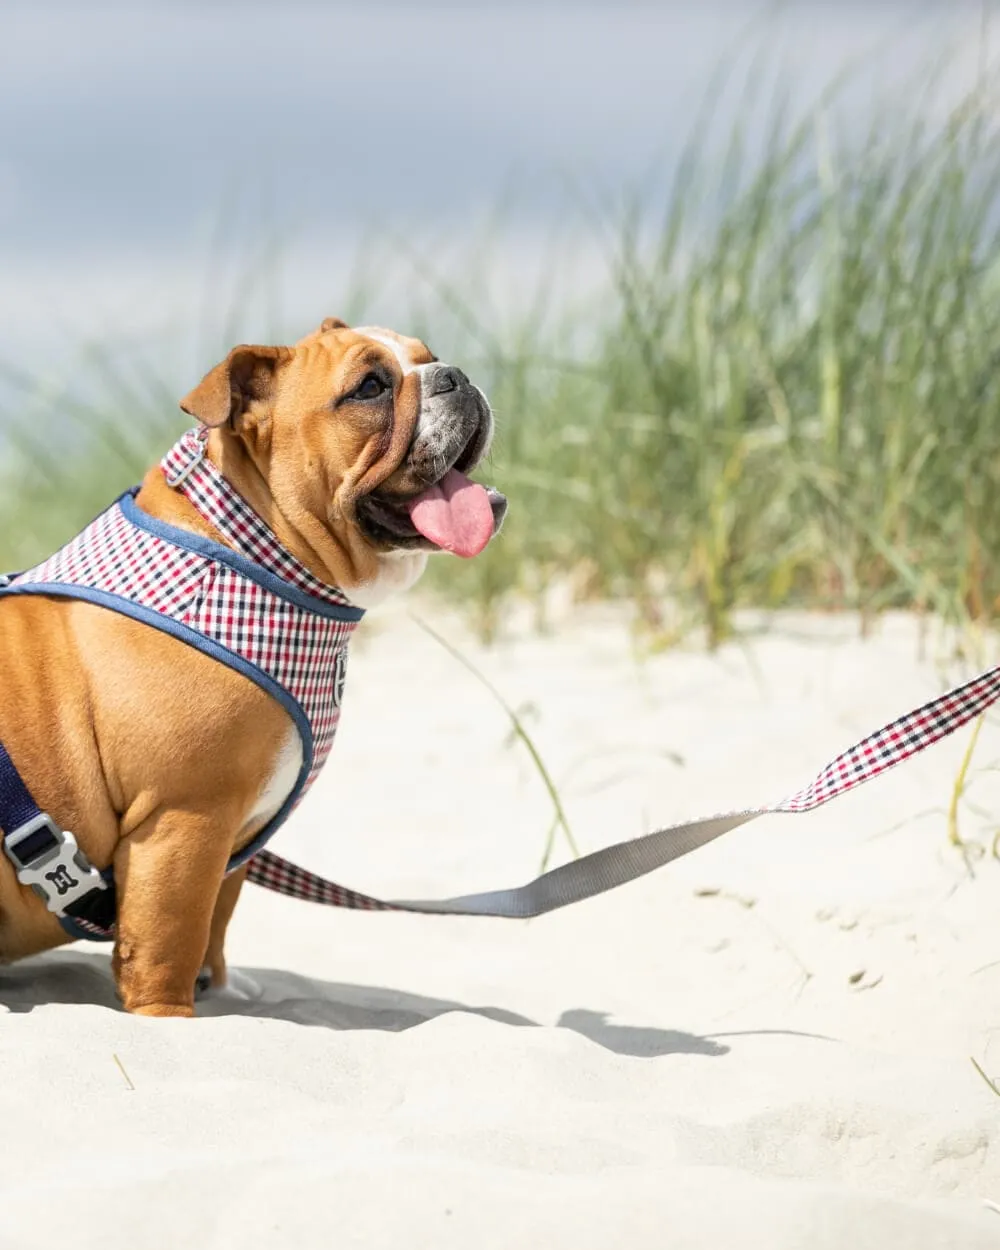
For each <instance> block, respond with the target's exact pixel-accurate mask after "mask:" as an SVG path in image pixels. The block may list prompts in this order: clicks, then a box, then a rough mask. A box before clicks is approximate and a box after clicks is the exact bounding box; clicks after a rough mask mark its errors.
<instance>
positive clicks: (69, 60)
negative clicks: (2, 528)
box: [0, 0, 1000, 359]
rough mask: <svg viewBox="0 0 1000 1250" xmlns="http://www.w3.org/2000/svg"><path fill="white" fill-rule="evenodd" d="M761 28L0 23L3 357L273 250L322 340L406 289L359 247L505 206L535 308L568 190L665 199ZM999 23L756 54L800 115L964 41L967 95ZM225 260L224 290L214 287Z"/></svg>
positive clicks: (742, 12) (894, 7)
mask: <svg viewBox="0 0 1000 1250" xmlns="http://www.w3.org/2000/svg"><path fill="white" fill-rule="evenodd" d="M760 11H761V10H760V8H759V7H758V6H756V5H750V4H744V3H739V2H738V0H729V2H728V3H724V2H716V3H713V2H712V0H702V2H701V3H700V4H680V3H669V2H668V3H661V4H643V5H639V4H634V5H630V4H611V3H604V4H601V3H590V4H574V3H571V2H569V0H563V2H560V3H534V4H531V5H518V4H510V3H508V4H502V5H501V4H495V5H494V4H485V3H480V4H465V5H460V4H454V3H453V4H450V5H425V4H417V3H410V4H406V5H392V4H384V3H379V4H372V3H370V2H367V0H358V3H356V4H354V5H348V4H344V3H322V2H320V0H314V2H312V3H309V2H304V0H275V2H274V3H271V4H268V5H263V4H246V3H239V2H238V0H229V2H224V0H219V2H216V3H193V2H192V3H171V2H169V0H146V2H145V3H142V2H133V3H130V4H117V5H102V4H84V3H63V4H52V3H46V2H45V0H30V3H24V4H19V3H16V2H12V0H5V2H3V0H0V119H2V125H0V296H2V297H0V338H2V345H0V357H3V358H8V359H9V358H10V356H11V355H12V354H14V355H24V356H25V357H30V358H32V359H35V358H37V357H38V354H39V352H40V351H41V352H42V353H43V354H45V353H52V352H55V354H56V355H59V354H60V352H61V349H59V348H54V347H53V344H52V338H53V328H54V327H58V328H59V329H58V341H59V342H61V343H69V341H70V340H71V339H76V338H84V337H87V336H89V335H92V334H97V335H100V334H105V333H107V334H115V333H118V332H124V331H129V330H144V329H146V328H149V329H150V330H152V329H155V328H156V327H159V326H161V325H166V324H167V323H168V322H169V323H170V324H172V325H177V324H178V322H179V321H180V322H183V321H185V320H186V321H190V320H191V318H192V317H193V316H194V312H193V309H194V306H195V304H197V305H198V307H199V309H200V310H203V306H204V304H205V300H206V299H208V301H209V303H211V300H212V298H213V297H214V296H217V297H218V300H217V303H218V304H219V306H220V307H221V306H223V305H224V304H225V303H226V302H227V301H228V300H229V299H231V297H232V280H233V278H232V275H233V274H234V273H235V272H237V271H239V270H241V269H244V268H246V267H248V266H249V267H252V264H253V259H252V258H253V256H254V255H255V254H256V253H255V248H256V246H258V245H259V244H260V243H261V240H262V238H263V237H264V235H265V234H266V233H267V232H268V231H271V232H272V233H273V234H274V235H275V236H276V237H277V238H278V239H279V240H280V242H281V244H282V246H283V247H284V249H285V251H286V260H285V262H284V265H283V277H282V291H281V305H282V309H283V312H284V315H285V316H287V317H289V318H291V319H292V320H293V321H294V322H295V324H298V322H299V321H304V323H305V324H306V325H308V324H309V323H310V322H311V321H312V320H313V319H315V318H316V317H317V316H321V315H323V314H325V313H328V312H335V311H337V310H338V309H339V307H340V304H339V300H340V298H341V293H342V291H343V290H344V287H345V283H346V280H347V274H348V271H349V268H350V266H351V264H352V262H353V263H358V262H359V260H360V263H361V266H362V268H365V265H366V261H367V264H368V267H369V268H371V269H373V270H379V271H380V272H379V274H378V275H377V276H383V275H382V273H381V270H382V269H384V268H386V267H387V266H388V267H389V268H392V265H391V264H390V263H389V262H386V261H385V260H384V259H383V257H382V254H381V253H378V254H376V253H374V252H368V251H367V250H362V249H361V240H362V239H364V238H365V237H366V231H370V230H371V229H378V230H381V227H382V225H383V224H385V225H388V226H389V227H391V228H392V229H393V230H395V231H398V232H400V233H401V234H402V235H404V236H405V237H407V238H410V239H413V240H418V239H419V240H421V241H423V242H422V246H424V247H425V248H426V252H427V254H428V255H429V256H430V257H432V258H433V257H435V256H436V255H438V253H439V252H440V253H441V254H442V255H443V247H442V243H443V241H445V240H447V241H449V242H451V243H453V244H454V243H455V242H456V241H458V242H460V241H461V240H462V239H463V238H464V237H467V235H468V232H469V230H470V229H471V227H472V225H473V223H475V222H476V221H477V220H480V219H481V218H482V215H483V214H484V213H485V212H487V211H488V210H489V209H490V208H491V206H493V205H494V204H495V203H496V201H497V199H498V197H499V196H500V195H501V194H502V193H509V194H511V195H512V197H513V198H512V201H511V204H510V208H509V214H508V216H507V218H506V219H505V220H506V227H505V234H504V236H503V238H504V243H503V262H504V267H505V269H506V271H507V278H508V286H512V287H513V289H514V298H515V299H516V292H517V284H518V280H519V274H520V272H521V265H522V263H524V264H527V262H528V261H529V260H530V259H531V258H537V256H538V254H539V253H540V252H542V251H543V250H544V248H545V247H546V246H547V244H546V242H545V241H546V239H547V237H548V235H547V233H546V232H547V231H549V230H550V229H551V227H552V226H553V225H554V224H556V223H557V222H558V220H559V214H561V213H563V212H564V211H566V210H565V203H566V198H565V197H566V179H567V178H568V177H573V178H577V179H579V180H580V181H581V182H582V183H583V184H584V185H586V186H590V187H596V186H600V187H602V188H603V189H604V190H606V191H610V192H615V191H620V190H622V189H624V188H625V187H626V186H629V185H631V184H633V183H634V182H635V181H636V180H637V179H639V178H641V177H642V176H644V175H645V174H647V173H648V172H649V170H650V169H651V168H658V169H659V170H660V171H661V173H662V174H665V175H669V171H670V169H671V162H672V159H673V158H674V157H675V156H676V153H677V151H678V148H679V145H680V143H681V142H682V140H683V139H684V137H685V136H686V134H687V133H688V131H689V129H690V125H691V121H692V117H693V113H694V108H695V106H696V105H697V103H698V102H699V100H700V98H701V95H702V94H703V92H704V90H705V88H706V85H707V83H708V81H709V77H710V74H711V72H712V70H713V69H714V68H715V66H716V64H717V62H718V60H719V58H720V57H721V56H723V55H725V54H726V53H727V52H732V51H733V50H734V49H735V50H737V51H738V50H740V49H739V44H740V31H741V30H743V29H744V28H745V27H746V24H747V23H748V22H749V21H750V20H751V18H752V17H753V15H754V14H755V13H759V12H760ZM980 14H981V6H980V5H979V4H978V3H975V2H972V0H970V2H969V3H964V2H963V0H941V3H939V4H929V3H919V2H915V0H910V2H909V3H907V4H905V5H904V4H890V3H878V2H877V0H870V2H869V3H867V4H864V3H829V4H818V3H801V2H800V3H796V2H794V0H793V2H792V3H790V4H786V5H785V6H784V7H783V10H782V11H781V13H780V15H779V16H778V17H776V18H774V19H773V20H772V21H771V22H770V23H769V24H761V26H760V27H759V28H758V31H757V33H755V34H753V35H752V37H750V43H751V44H752V46H753V47H756V48H759V47H761V46H763V45H765V44H766V46H767V47H768V48H769V63H770V64H771V65H772V66H773V67H774V68H776V69H777V68H779V67H780V68H781V69H782V70H783V72H784V73H786V75H787V76H788V78H789V81H790V82H791V84H792V88H793V96H794V98H796V99H798V100H803V99H804V98H805V97H806V96H808V95H809V94H810V93H813V92H815V91H816V90H817V88H818V87H819V86H820V85H821V84H822V83H824V82H826V81H827V80H829V78H830V77H831V76H832V75H833V74H834V73H835V72H836V71H837V70H838V69H839V68H841V67H842V66H843V65H844V64H845V63H846V61H847V60H848V59H849V58H851V57H853V56H857V55H859V54H861V53H862V52H864V51H865V50H866V49H869V48H872V47H874V46H876V45H878V44H879V42H880V41H882V45H881V46H882V51H881V52H880V53H879V59H878V61H877V66H876V70H875V79H876V80H877V81H878V82H879V83H881V84H884V83H885V82H886V81H889V80H891V79H892V78H893V77H900V76H901V75H902V74H903V73H904V72H905V70H906V69H907V68H909V67H912V66H913V65H914V64H915V63H916V62H917V61H918V60H919V59H920V58H921V57H923V56H926V55H929V54H930V53H931V52H933V51H935V50H938V49H939V48H940V47H942V46H943V44H944V43H945V42H948V41H955V42H956V43H957V45H958V46H959V48H960V54H959V58H958V60H957V61H956V69H955V73H956V74H957V75H958V77H959V78H963V77H965V78H968V80H969V81H970V82H971V78H972V75H973V74H974V73H975V65H976V58H977V56H978V44H979V32H980ZM998 39H1000V35H998ZM743 43H744V47H743V48H742V51H743V54H744V55H743V63H744V64H746V63H747V59H748V48H747V46H746V43H747V39H746V38H744V39H743ZM865 93H866V88H865V87H863V86H859V87H858V88H856V89H855V91H854V93H853V95H852V96H850V97H849V99H848V108H849V111H854V110H856V111H857V112H858V113H859V114H861V113H864V112H865V110H866V107H867V96H866V94H865ZM727 108H731V105H729V104H725V103H724V104H723V106H722V114H723V117H725V115H726V109H727ZM220 223H221V225H220ZM366 248H367V245H366ZM223 253H225V255H226V257H227V258H228V260H227V265H228V269H227V270H226V275H228V276H224V275H223V274H222V273H221V272H220V270H219V269H218V268H217V267H216V268H214V269H213V268H212V267H211V266H210V265H209V257H210V256H214V257H216V259H218V257H219V256H220V255H222V254H223ZM594 263H595V264H596V261H595V262H594ZM275 298H277V297H275ZM387 300H388V297H387ZM198 315H199V316H204V315H205V314H204V312H203V311H199V314H198Z"/></svg>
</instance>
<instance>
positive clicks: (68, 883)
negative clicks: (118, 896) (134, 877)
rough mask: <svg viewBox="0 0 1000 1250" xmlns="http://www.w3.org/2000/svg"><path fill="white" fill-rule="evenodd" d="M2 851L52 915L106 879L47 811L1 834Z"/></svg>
mask: <svg viewBox="0 0 1000 1250" xmlns="http://www.w3.org/2000/svg"><path fill="white" fill-rule="evenodd" d="M3 849H4V853H5V855H6V856H7V858H8V859H9V860H10V862H11V863H12V864H13V865H14V870H15V872H16V873H17V879H18V881H20V882H21V884H22V885H27V886H30V887H31V889H33V890H34V891H35V893H36V894H37V895H38V896H39V897H40V898H41V899H42V900H43V901H44V903H45V906H46V907H47V908H48V909H49V911H50V912H53V913H54V914H55V915H56V916H63V915H65V914H66V908H67V907H69V906H71V905H72V904H74V903H77V902H79V901H80V900H81V899H83V898H86V897H87V895H89V894H92V893H94V891H96V890H106V889H107V888H108V886H107V882H106V881H105V880H104V878H103V877H102V876H101V874H100V873H99V872H98V870H97V869H96V868H95V867H94V865H93V864H92V863H91V862H90V860H89V859H87V857H86V855H84V853H83V852H82V851H81V850H80V848H79V846H78V845H77V841H76V838H75V837H74V836H73V835H72V834H71V833H69V832H68V831H67V830H65V829H60V828H59V826H58V825H57V824H56V823H55V821H54V820H53V819H52V817H51V816H49V814H48V813H47V812H40V813H39V814H38V815H37V816H34V817H32V819H31V820H29V821H26V822H25V824H23V825H19V826H18V827H17V828H16V829H14V830H12V831H11V832H10V833H5V834H4V839H3Z"/></svg>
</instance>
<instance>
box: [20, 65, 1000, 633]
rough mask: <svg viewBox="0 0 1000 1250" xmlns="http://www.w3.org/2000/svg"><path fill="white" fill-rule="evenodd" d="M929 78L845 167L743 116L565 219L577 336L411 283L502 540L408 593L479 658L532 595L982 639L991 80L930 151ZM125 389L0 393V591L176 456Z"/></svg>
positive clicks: (996, 221)
mask: <svg viewBox="0 0 1000 1250" xmlns="http://www.w3.org/2000/svg"><path fill="white" fill-rule="evenodd" d="M928 73H929V76H928V80H927V83H926V84H925V90H924V91H923V94H922V95H921V94H920V93H918V92H912V93H910V94H908V96H907V98H906V99H905V100H902V99H898V98H897V99H895V100H890V101H887V102H885V103H884V105H882V106H880V107H879V108H878V109H877V111H876V113H873V117H872V122H871V126H870V128H869V129H868V130H867V132H866V133H864V134H862V135H861V137H860V138H859V137H858V131H857V128H856V127H854V128H851V129H849V130H848V129H847V128H845V127H841V126H840V125H839V123H838V122H837V121H836V118H837V117H838V114H837V110H836V108H835V107H834V103H835V100H834V97H835V95H836V89H833V90H832V91H831V93H829V94H827V95H826V96H824V97H822V98H821V99H820V100H819V102H818V103H817V104H816V105H815V107H813V108H810V109H808V110H806V111H805V112H804V113H803V114H802V115H801V116H795V115H794V113H793V112H791V110H789V108H788V107H787V105H786V103H785V102H784V101H783V100H782V99H781V98H780V97H776V98H774V99H772V101H771V102H770V103H769V104H767V105H766V106H765V105H759V104H757V105H754V107H760V108H761V109H763V115H762V121H763V123H765V124H763V125H762V126H761V125H758V126H757V127H756V128H755V130H754V133H755V134H756V135H757V136H758V137H757V139H756V140H755V141H754V142H753V143H751V142H750V140H749V139H748V138H747V137H746V134H747V133H749V132H748V131H745V128H744V127H743V126H742V125H740V126H736V127H734V130H733V133H731V134H730V135H728V136H725V142H723V143H721V144H720V143H718V142H717V143H715V144H713V145H709V144H707V143H706V141H705V128H706V126H707V124H708V123H707V122H705V121H704V119H703V120H702V121H699V122H698V123H697V124H695V125H694V127H693V130H692V137H691V142H690V144H689V145H688V148H687V150H686V152H685V153H684V155H683V157H682V159H681V160H680V162H679V163H678V165H677V168H676V169H675V170H673V171H671V177H670V178H669V179H667V181H668V182H669V184H670V186H671V187H672V190H671V191H670V192H669V194H668V196H667V198H666V202H665V203H661V204H652V205H651V204H650V202H649V201H648V199H645V200H644V199H641V198H639V197H637V198H636V199H634V200H633V201H632V202H630V203H629V202H624V203H623V202H619V203H618V204H617V205H615V206H611V207H609V206H607V205H602V206H600V207H599V208H597V209H594V208H593V207H592V206H588V209H587V213H586V219H587V221H588V222H589V227H590V228H591V229H592V230H593V231H594V234H595V236H599V239H600V243H601V246H602V247H603V249H604V254H605V256H606V258H607V265H606V272H605V279H604V286H603V289H602V290H601V291H600V292H599V298H595V299H592V300H586V301H581V303H580V306H579V307H560V308H559V309H558V310H557V311H556V312H553V309H552V306H551V303H552V302H551V300H550V299H549V298H547V294H548V292H549V290H550V289H551V288H554V286H555V285H556V276H555V275H551V282H550V281H548V279H547V277H546V276H545V275H543V278H542V281H541V282H540V284H539V286H538V288H537V289H536V290H532V291H530V292H528V293H527V295H526V296H525V300H524V304H523V307H522V308H521V310H520V312H519V314H518V315H516V316H513V317H506V318H505V319H504V320H503V323H502V325H501V326H500V327H499V328H497V327H496V326H491V325H489V324H487V323H486V321H485V319H484V318H481V317H480V316H479V315H477V314H476V313H475V312H474V311H473V304H474V301H473V300H472V299H471V298H470V291H469V288H468V285H467V283H468V275H466V284H465V285H464V286H463V284H462V283H457V282H454V281H446V280H444V279H443V278H441V277H440V276H439V275H437V274H435V273H434V272H433V271H431V270H427V269H423V270H422V271H421V275H420V277H421V281H420V283H419V284H418V286H417V287H415V295H414V321H415V322H416V323H417V325H416V328H417V330H418V332H423V333H425V334H426V335H427V337H428V338H430V339H431V340H432V341H433V342H434V343H435V344H436V345H438V346H437V350H439V351H443V350H447V353H448V355H449V357H451V358H456V359H460V360H461V361H462V363H463V365H465V366H466V367H467V369H468V371H469V372H470V373H472V374H473V375H474V376H475V377H476V379H477V381H479V382H480V383H481V385H483V387H484V389H485V390H486V391H487V393H488V394H489V395H490V397H491V400H492V402H493V404H494V407H495V409H496V411H497V414H498V436H497V441H496V446H495V449H494V452H493V455H492V459H491V463H490V464H489V465H488V466H484V476H486V477H488V478H489V479H490V480H491V481H494V482H495V483H496V484H497V485H498V486H499V487H500V489H502V490H504V491H505V492H506V493H507V494H508V496H509V497H510V500H511V508H510V513H509V518H508V521H507V524H506V526H505V529H504V533H503V535H502V537H501V539H500V540H499V541H497V542H496V543H495V544H493V545H492V546H491V547H490V548H489V549H488V550H487V551H486V553H484V554H483V555H482V556H480V557H479V558H477V559H476V560H474V561H469V562H459V561H453V560H439V561H434V562H432V565H433V568H432V572H431V574H430V577H429V582H428V584H429V585H430V586H431V587H432V588H433V589H434V590H436V591H437V592H439V593H441V594H444V595H448V596H451V597H452V598H454V599H456V600H459V601H461V602H462V603H463V604H464V605H466V606H467V607H468V608H469V609H470V610H471V612H472V614H473V617H474V622H475V624H476V627H477V628H478V630H479V631H480V633H481V634H482V635H483V636H484V637H487V638H488V637H490V636H492V635H493V634H494V633H495V632H496V630H497V629H498V627H499V623H500V621H501V620H502V616H503V610H504V607H505V605H506V604H507V603H509V602H510V601H511V600H512V599H514V598H516V599H519V600H528V601H529V602H532V603H535V604H536V605H538V608H539V619H540V621H541V620H543V607H544V603H545V600H546V595H547V593H548V591H549V589H550V588H551V587H552V586H553V585H556V584H559V585H564V586H568V587H569V588H570V590H571V593H572V594H573V595H574V596H576V597H579V598H595V599H597V598H615V599H619V600H625V601H626V602H627V603H629V604H630V605H632V609H633V619H634V621H635V625H636V628H637V629H639V630H641V631H642V633H643V635H644V636H645V638H646V640H647V642H648V643H649V644H650V645H669V644H670V642H671V641H673V640H674V639H676V638H677V637H679V636H680V635H682V634H686V633H687V632H689V631H690V630H691V629H694V628H697V629H698V630H699V631H701V633H702V635H703V637H704V638H705V640H706V641H707V643H708V645H710V646H716V645H718V644H719V643H720V642H721V641H722V640H724V639H725V638H726V637H727V636H728V635H729V634H730V633H731V632H732V631H733V628H734V613H735V612H736V611H737V610H738V609H740V608H742V607H757V608H761V607H762V608H779V607H783V606H788V605H796V606H807V607H813V608H821V609H824V610H831V611H843V610H849V611H853V612H857V613H859V614H860V617H861V619H862V621H863V622H870V621H872V620H873V619H874V618H875V617H876V616H877V614H878V613H879V612H881V611H883V610H885V609H888V608H913V609H917V610H920V611H927V612H930V613H933V614H935V615H936V616H940V617H942V618H944V619H945V620H948V621H952V622H962V621H976V622H978V624H979V626H980V627H981V628H985V629H989V628H990V626H991V625H992V623H993V622H994V620H995V618H996V616H997V613H998V611H1000V491H998V490H997V489H996V483H997V477H998V470H1000V372H998V369H997V364H998V361H1000V300H998V299H997V294H998V285H1000V283H998V279H1000V273H998V269H997V265H996V259H995V258H996V256H997V240H998V232H1000V211H998V209H1000V145H998V138H1000V135H998V129H997V125H996V122H995V121H994V120H993V119H994V116H995V109H994V108H993V105H994V103H995V96H994V90H993V87H994V84H993V82H992V80H990V79H989V77H988V76H986V75H983V76H981V78H980V80H979V81H978V82H977V83H976V84H975V85H974V87H973V88H972V89H971V90H970V92H969V94H968V95H967V97H966V98H965V99H964V100H963V101H961V102H960V104H959V105H958V106H957V107H955V108H953V109H952V110H951V111H950V112H949V114H948V116H947V117H946V118H945V120H944V121H938V122H936V123H932V122H931V121H929V120H928V116H929V115H930V114H929V112H928V110H927V108H926V107H925V106H926V97H927V96H928V95H929V94H930V93H931V92H932V87H933V84H932V78H933V76H932V75H930V72H928ZM747 107H748V108H749V107H751V104H750V103H748V105H747ZM761 132H763V133H764V134H765V135H766V138H765V140H764V142H763V143H761V141H760V138H759V135H760V133H761ZM707 152H711V153H712V154H713V155H711V156H708V155H705V153H707ZM354 303H355V305H356V306H360V305H363V303H364V300H363V297H362V298H361V299H360V300H359V299H358V298H355V300H354ZM410 328H413V327H410ZM301 329H302V327H299V331H301ZM442 342H444V343H445V344H446V348H445V347H441V346H440V345H439V344H441V343H442ZM148 359H149V358H148V356H147V358H146V363H139V364H137V363H136V362H135V361H134V360H132V361H131V362H130V363H129V365H128V367H127V368H126V367H125V366H123V364H122V358H121V355H120V354H119V353H117V352H116V351H115V349H114V345H111V344H107V345H103V346H100V347H97V348H91V349H90V350H89V352H88V353H87V354H86V356H85V358H84V359H83V360H82V361H81V364H80V370H81V371H84V372H86V375H87V385H86V386H81V385H80V374H79V373H78V374H77V376H76V377H75V378H74V381H73V385H69V384H66V385H61V386H58V387H57V386H54V385H53V384H52V382H51V380H50V379H46V378H39V377H35V376H25V375H24V374H23V373H22V372H20V371H19V370H18V369H17V368H16V366H13V365H11V364H10V363H8V364H5V365H3V366H0V382H2V383H3V394H4V395H5V396H7V397H8V398H7V401H6V402H5V404H4V407H5V408H6V411H3V412H0V418H2V423H3V425H2V428H3V436H4V439H5V443H6V452H5V456H4V462H3V465H2V468H0V485H2V490H0V566H2V567H5V568H22V567H25V566H26V565H28V564H30V563H31V562H32V561H33V560H35V559H37V558H39V557H41V556H42V555H44V554H46V553H47V552H49V551H51V550H52V549H53V548H54V547H55V546H57V545H59V544H60V543H61V542H62V541H65V539H66V538H67V537H69V536H70V535H71V534H72V533H73V532H75V530H76V529H77V528H78V527H79V526H81V525H82V524H84V523H85V522H86V521H88V520H89V519H90V518H91V517H92V516H93V515H94V514H95V513H96V512H97V511H99V509H100V508H101V507H102V506H103V505H105V504H106V503H107V502H108V500H109V499H110V498H112V497H114V495H115V494H116V493H118V492H119V491H120V490H122V489H123V488H124V487H126V486H127V485H129V484H131V483H132V482H135V481H137V480H138V479H139V477H140V476H141V474H142V472H143V470H144V468H145V467H146V466H147V465H148V464H149V463H150V462H151V461H152V460H154V459H155V457H156V455H157V454H158V453H159V452H160V451H162V449H163V448H164V447H165V445H166V444H167V443H168V442H169V441H170V440H171V438H172V437H173V436H174V434H175V433H176V432H177V431H179V430H180V429H182V428H183V426H184V423H185V418H184V417H183V416H182V414H180V413H179V412H178V411H177V408H176V399H177V397H176V396H175V395H173V394H170V393H168V388H167V387H165V386H164V384H163V382H162V380H160V378H159V377H158V375H157V372H156V369H155V367H153V366H151V365H150V364H149V363H148ZM214 359H215V357H212V358H211V359H209V358H207V357H206V360H205V361H204V365H205V367H206V368H207V367H208V366H209V365H210V364H212V363H214ZM83 394H86V395H87V396H88V398H87V399H86V400H84V399H81V398H80V396H81V395H83ZM11 397H13V398H11Z"/></svg>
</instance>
